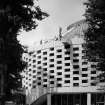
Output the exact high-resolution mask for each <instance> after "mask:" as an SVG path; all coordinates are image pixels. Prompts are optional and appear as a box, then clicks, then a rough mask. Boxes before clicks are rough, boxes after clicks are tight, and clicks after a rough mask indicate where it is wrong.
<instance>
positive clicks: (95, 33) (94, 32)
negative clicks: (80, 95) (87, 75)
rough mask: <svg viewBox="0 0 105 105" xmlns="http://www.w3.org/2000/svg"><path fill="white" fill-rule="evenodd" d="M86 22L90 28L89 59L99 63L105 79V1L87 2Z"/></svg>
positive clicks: (88, 41)
mask: <svg viewBox="0 0 105 105" xmlns="http://www.w3.org/2000/svg"><path fill="white" fill-rule="evenodd" d="M85 5H86V12H85V17H86V21H87V22H88V24H89V28H88V30H87V32H86V33H85V37H86V42H87V49H88V53H87V55H88V58H89V59H90V60H91V61H95V62H98V65H97V69H98V70H101V71H102V72H103V75H102V74H101V76H100V79H101V78H103V77H104V79H105V0H87V2H86V3H85Z"/></svg>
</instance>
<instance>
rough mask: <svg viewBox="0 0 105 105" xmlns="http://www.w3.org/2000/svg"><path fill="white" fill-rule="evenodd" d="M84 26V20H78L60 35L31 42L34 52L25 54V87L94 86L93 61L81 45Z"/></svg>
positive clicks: (94, 68)
mask: <svg viewBox="0 0 105 105" xmlns="http://www.w3.org/2000/svg"><path fill="white" fill-rule="evenodd" d="M87 27H88V25H87V23H86V22H85V21H84V20H83V21H80V22H77V23H75V24H73V25H71V27H70V26H69V27H68V28H67V31H66V32H65V33H64V34H63V36H62V38H61V39H59V37H58V38H56V39H52V40H49V41H45V42H41V43H40V44H39V45H37V46H34V51H33V53H29V54H24V55H23V58H24V60H25V61H27V63H28V67H27V68H26V70H25V72H24V78H23V86H24V87H25V88H26V89H28V88H29V89H32V88H36V87H37V86H41V87H43V88H48V87H50V88H54V87H56V88H57V87H58V88H62V87H88V86H89V87H90V86H95V83H94V81H95V79H96V77H97V71H96V63H92V62H88V60H87V58H86V56H85V53H86V50H85V49H84V45H85V41H84V36H83V32H84V31H85V30H86V29H87Z"/></svg>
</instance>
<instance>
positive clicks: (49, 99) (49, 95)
mask: <svg viewBox="0 0 105 105" xmlns="http://www.w3.org/2000/svg"><path fill="white" fill-rule="evenodd" d="M47 105H51V93H48V94H47Z"/></svg>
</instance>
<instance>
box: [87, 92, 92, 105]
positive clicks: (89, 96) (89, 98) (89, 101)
mask: <svg viewBox="0 0 105 105" xmlns="http://www.w3.org/2000/svg"><path fill="white" fill-rule="evenodd" d="M87 105H91V93H87Z"/></svg>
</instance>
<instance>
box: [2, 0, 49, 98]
mask: <svg viewBox="0 0 105 105" xmlns="http://www.w3.org/2000/svg"><path fill="white" fill-rule="evenodd" d="M45 17H48V14H47V13H45V12H43V11H42V10H41V9H40V7H39V6H36V5H34V0H1V1H0V40H2V42H3V43H2V44H3V47H1V50H0V51H1V53H0V54H1V55H0V64H3V65H4V64H5V65H6V67H7V69H6V75H5V78H6V79H5V82H6V83H5V86H4V87H5V91H4V92H5V96H6V97H7V98H9V96H11V94H12V90H17V89H18V88H19V87H20V85H21V77H20V72H21V71H22V70H23V68H24V67H25V62H23V61H22V53H23V52H24V50H23V47H22V45H21V44H20V43H19V41H18V40H17V36H18V35H19V33H20V31H21V29H23V30H25V31H30V30H32V29H35V28H36V26H37V20H38V21H41V20H42V19H44V18H45Z"/></svg>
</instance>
